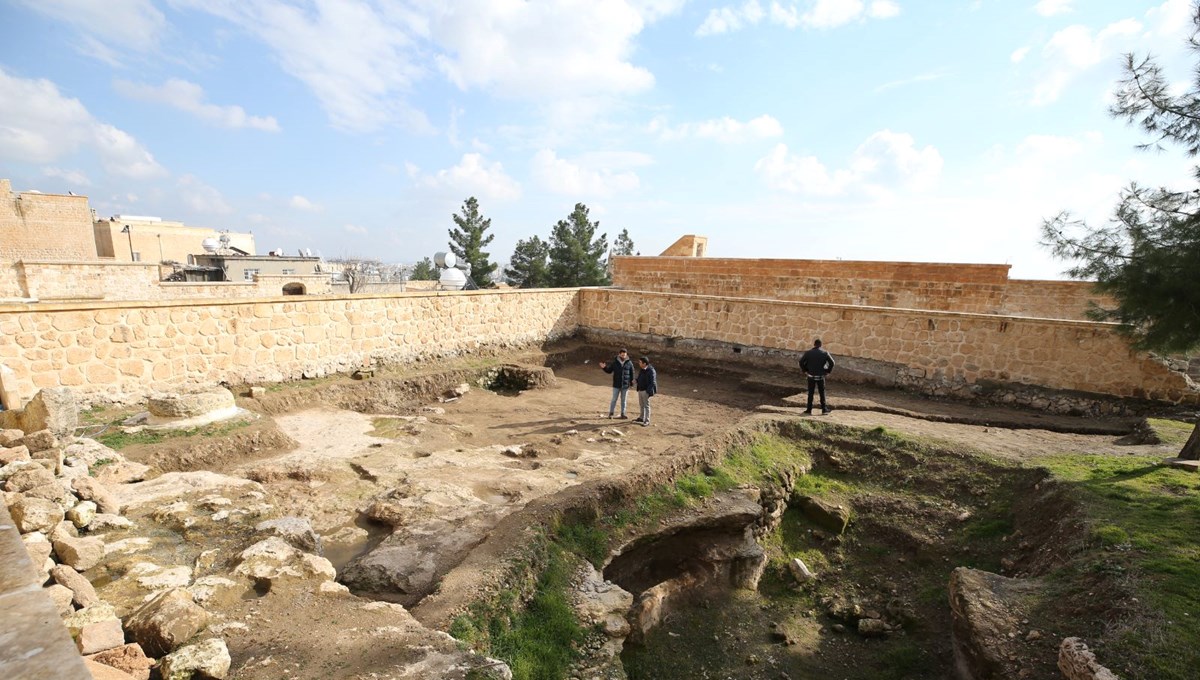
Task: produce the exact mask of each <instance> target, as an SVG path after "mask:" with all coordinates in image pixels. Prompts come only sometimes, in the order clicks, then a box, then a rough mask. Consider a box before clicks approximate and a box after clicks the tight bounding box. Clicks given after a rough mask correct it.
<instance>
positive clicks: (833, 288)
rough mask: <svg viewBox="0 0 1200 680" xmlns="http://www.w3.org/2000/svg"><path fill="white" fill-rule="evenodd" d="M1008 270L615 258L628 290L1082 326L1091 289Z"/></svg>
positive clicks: (619, 279)
mask: <svg viewBox="0 0 1200 680" xmlns="http://www.w3.org/2000/svg"><path fill="white" fill-rule="evenodd" d="M1008 269H1009V265H991V264H940V263H921V262H862V261H842V260H776V259H741V258H692V257H616V258H613V284H614V285H615V286H618V287H620V288H625V289H629V290H650V291H659V292H670V293H687V294H693V295H717V296H724V297H743V298H765V299H772V300H791V301H796V302H818V303H826V304H840V305H867V306H875V307H892V308H899V309H931V310H937V311H952V312H968V313H975V314H1002V315H1012V316H1035V317H1040V318H1066V319H1082V318H1084V317H1083V313H1082V310H1083V309H1085V308H1086V307H1087V303H1088V301H1089V300H1093V299H1099V298H1097V297H1096V296H1095V295H1093V294H1092V293H1091V289H1090V287H1089V286H1088V284H1086V283H1079V282H1066V281H1010V280H1009V279H1008Z"/></svg>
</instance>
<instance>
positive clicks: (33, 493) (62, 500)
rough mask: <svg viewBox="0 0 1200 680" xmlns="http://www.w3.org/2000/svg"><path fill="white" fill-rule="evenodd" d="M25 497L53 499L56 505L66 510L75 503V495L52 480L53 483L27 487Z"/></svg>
mask: <svg viewBox="0 0 1200 680" xmlns="http://www.w3.org/2000/svg"><path fill="white" fill-rule="evenodd" d="M24 495H25V497H26V498H43V499H45V500H48V501H54V502H55V503H56V504H58V507H59V508H61V509H63V510H66V509H67V508H70V507H72V506H73V505H75V500H76V499H75V497H74V496H72V495H71V492H70V491H67V490H66V489H65V488H64V487H63V485H62V484H59V483H58V482H54V483H53V484H42V485H41V486H35V487H33V488H32V489H28V490H26V491H25V492H24Z"/></svg>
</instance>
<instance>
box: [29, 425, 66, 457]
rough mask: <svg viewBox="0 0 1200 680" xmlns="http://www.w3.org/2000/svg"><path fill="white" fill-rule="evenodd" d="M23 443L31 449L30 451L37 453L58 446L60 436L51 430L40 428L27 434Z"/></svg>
mask: <svg viewBox="0 0 1200 680" xmlns="http://www.w3.org/2000/svg"><path fill="white" fill-rule="evenodd" d="M21 443H22V444H24V445H25V446H26V448H28V449H29V453H31V454H33V453H37V452H39V451H45V450H47V449H53V448H58V437H55V436H54V433H53V432H51V431H50V430H38V431H37V432H30V433H29V434H27V435H25V438H24V439H22V440H21Z"/></svg>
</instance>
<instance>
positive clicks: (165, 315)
mask: <svg viewBox="0 0 1200 680" xmlns="http://www.w3.org/2000/svg"><path fill="white" fill-rule="evenodd" d="M578 296H579V292H578V290H576V289H559V290H541V291H521V290H515V291H499V292H497V291H487V292H483V291H464V292H428V293H405V294H399V295H380V296H375V297H365V296H358V295H356V296H337V297H319V298H318V297H296V296H290V297H275V298H269V299H261V300H254V301H252V302H250V301H221V302H214V301H173V302H144V303H129V302H126V303H106V302H93V303H78V304H42V305H0V338H3V340H4V341H3V342H0V397H2V398H3V400H4V405H5V406H6V407H9V408H15V407H19V406H21V405H22V404H24V403H25V402H26V401H28V400H29V399H30V398H31V397H33V395H34V394H36V392H37V391H38V390H39V389H41V388H44V387H55V386H60V385H61V386H67V387H72V388H74V389H76V390H77V391H78V393H79V395H80V398H81V400H83V401H133V400H137V399H140V398H141V397H144V396H145V395H147V394H149V393H151V392H153V391H156V390H171V389H177V388H179V387H181V386H183V385H186V384H191V383H207V384H211V383H214V382H218V381H228V382H232V383H242V382H257V381H267V382H278V381H283V380H293V379H298V378H301V377H313V376H320V375H326V374H330V373H335V372H343V371H349V370H352V369H354V368H357V367H361V366H363V365H365V364H367V363H369V362H372V361H380V362H407V361H416V360H419V359H422V358H427V357H437V356H448V355H453V354H457V353H462V352H469V351H471V350H474V349H478V348H482V347H505V346H517V345H526V344H529V343H538V342H544V341H546V340H549V339H554V338H558V337H562V336H567V335H570V334H572V333H574V332H575V330H576V328H577V327H578V325H579V315H578V309H579V305H578Z"/></svg>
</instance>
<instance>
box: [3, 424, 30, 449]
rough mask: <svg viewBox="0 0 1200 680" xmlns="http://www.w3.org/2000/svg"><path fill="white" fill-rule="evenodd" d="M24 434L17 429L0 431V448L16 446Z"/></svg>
mask: <svg viewBox="0 0 1200 680" xmlns="http://www.w3.org/2000/svg"><path fill="white" fill-rule="evenodd" d="M24 437H25V433H24V432H22V431H21V430H17V429H12V428H9V429H6V430H0V448H6V447H10V446H18V445H19V444H20V441H21V439H23V438H24Z"/></svg>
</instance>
